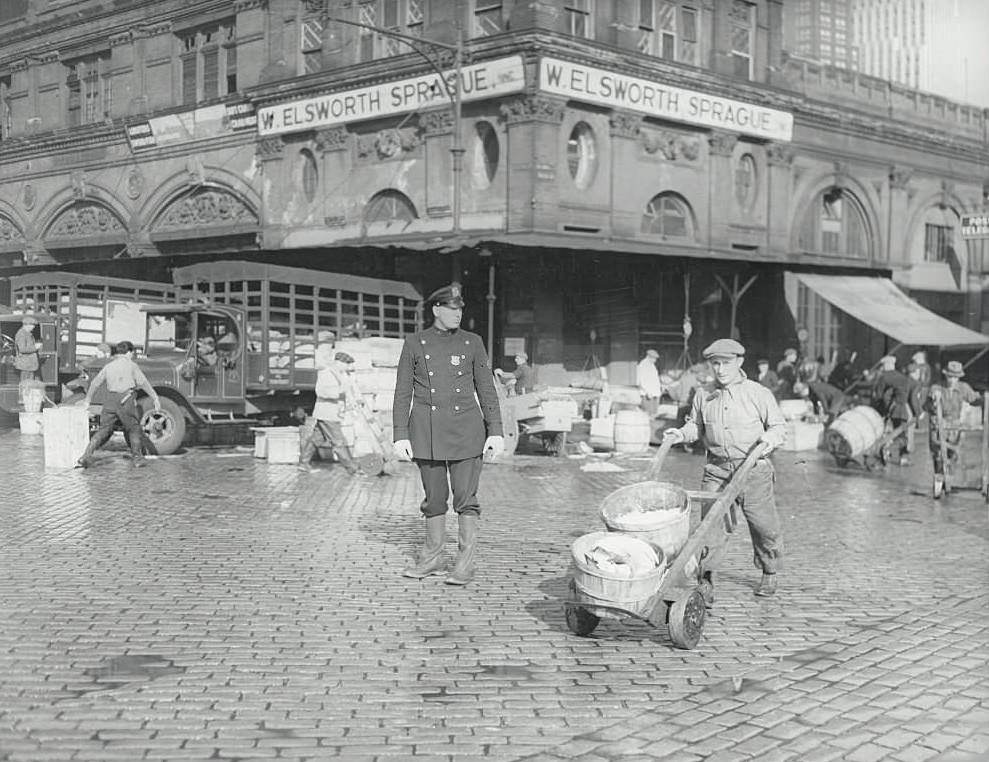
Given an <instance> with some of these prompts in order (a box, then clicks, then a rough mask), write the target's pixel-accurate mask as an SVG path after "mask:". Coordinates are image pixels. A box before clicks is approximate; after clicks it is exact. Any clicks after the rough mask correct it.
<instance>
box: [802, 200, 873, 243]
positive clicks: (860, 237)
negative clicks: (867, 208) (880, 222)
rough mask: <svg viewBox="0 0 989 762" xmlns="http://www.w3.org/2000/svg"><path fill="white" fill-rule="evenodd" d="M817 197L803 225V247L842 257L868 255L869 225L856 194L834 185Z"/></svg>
mask: <svg viewBox="0 0 989 762" xmlns="http://www.w3.org/2000/svg"><path fill="white" fill-rule="evenodd" d="M817 198H818V200H817V202H816V203H815V204H814V205H813V206H812V207H811V209H810V210H809V211H808V213H807V215H806V216H805V217H804V221H803V224H802V225H801V228H800V240H799V245H800V247H801V249H803V250H804V251H809V252H816V253H821V254H832V255H835V256H841V257H854V258H856V259H865V258H867V257H868V256H869V239H868V227H867V226H866V223H865V216H864V214H863V213H862V209H861V207H860V206H859V204H858V201H857V200H856V199H855V197H854V196H853V195H852V194H851V193H849V192H848V191H846V190H843V189H841V188H838V187H831V188H828V189H827V190H825V191H824V192H823V193H821V195H819V196H818V197H817Z"/></svg>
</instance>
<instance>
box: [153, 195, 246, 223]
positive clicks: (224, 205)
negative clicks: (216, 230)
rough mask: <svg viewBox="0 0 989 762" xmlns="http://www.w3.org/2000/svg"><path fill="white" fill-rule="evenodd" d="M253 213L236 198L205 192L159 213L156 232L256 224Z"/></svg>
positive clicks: (189, 197) (184, 198)
mask: <svg viewBox="0 0 989 762" xmlns="http://www.w3.org/2000/svg"><path fill="white" fill-rule="evenodd" d="M257 222H258V216H257V214H256V213H255V212H254V211H253V210H251V209H250V208H248V206H247V205H246V204H245V203H244V202H243V201H241V200H240V199H239V198H237V197H236V196H233V195H231V194H230V193H227V192H225V191H222V190H216V189H209V190H202V191H199V192H197V193H194V194H193V195H191V196H185V197H183V198H181V199H179V200H178V201H175V202H173V203H172V204H171V205H170V206H169V207H168V208H167V209H166V210H165V212H164V214H162V216H161V218H160V220H159V222H158V224H157V225H156V226H155V228H156V229H157V230H183V229H188V228H192V227H214V226H216V227H219V226H228V225H256V224H257Z"/></svg>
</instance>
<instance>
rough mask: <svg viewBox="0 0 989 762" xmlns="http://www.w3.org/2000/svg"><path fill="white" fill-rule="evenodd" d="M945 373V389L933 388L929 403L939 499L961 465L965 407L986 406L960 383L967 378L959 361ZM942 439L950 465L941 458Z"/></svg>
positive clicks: (981, 399) (965, 384) (949, 364)
mask: <svg viewBox="0 0 989 762" xmlns="http://www.w3.org/2000/svg"><path fill="white" fill-rule="evenodd" d="M943 373H944V386H939V385H937V384H935V385H933V386H932V387H931V392H930V397H929V398H928V403H927V409H928V411H929V412H930V413H931V418H930V421H931V422H930V425H929V426H928V441H929V442H930V448H931V459H932V460H933V461H934V497H935V498H940V497H941V495H942V494H943V493H944V477H945V473H948V474H949V475H950V474H952V473H953V472H954V469H955V466H956V465H957V463H958V452H959V450H960V448H961V444H962V432H961V431H960V430H959V427H960V426H961V419H962V411H963V410H964V409H965V405H981V404H982V403H983V397H982V395H981V394H979V393H978V392H976V391H975V390H974V389H973V388H972V387H971V386H969V385H968V384H967V383H965V382H964V381H962V380H961V379H962V376H964V375H965V369H964V368H963V367H962V364H961V363H960V362H958V361H957V360H952V361H951V362H949V363H948V365H947V367H946V368H945V369H944V371H943ZM938 402H940V407H941V423H942V424H943V427H944V431H942V430H941V428H940V427H939V426H938V423H939V422H938V417H937V415H936V410H937V405H938ZM942 439H943V443H944V450H945V455H946V456H947V463H946V462H945V458H943V457H942V456H941V444H942Z"/></svg>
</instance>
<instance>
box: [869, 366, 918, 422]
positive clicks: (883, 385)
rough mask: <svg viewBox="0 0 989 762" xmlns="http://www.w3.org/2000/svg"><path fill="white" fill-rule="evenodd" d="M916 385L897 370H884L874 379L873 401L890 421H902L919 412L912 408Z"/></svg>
mask: <svg viewBox="0 0 989 762" xmlns="http://www.w3.org/2000/svg"><path fill="white" fill-rule="evenodd" d="M918 385H919V384H917V382H916V381H914V380H913V379H912V378H908V377H907V376H904V375H903V374H902V373H900V372H899V371H898V370H884V371H883V372H882V373H880V374H879V376H878V377H877V378H876V385H875V387H873V390H874V395H875V396H874V400H875V402H877V403H879V404H880V405H881V408H882V409H881V410H880V412H885V414H886V415H887V416H888V417H889V418H891V419H896V420H902V421H905V420H908V419H910V418H912V417H913V416H914V415H917V414H919V413H920V410H915V409H914V407H913V406H914V404H916V403H915V399H916V395H915V393H914V389H915V388H916V387H917V386H918ZM880 400H881V402H880Z"/></svg>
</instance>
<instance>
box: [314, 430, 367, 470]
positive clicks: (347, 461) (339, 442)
mask: <svg viewBox="0 0 989 762" xmlns="http://www.w3.org/2000/svg"><path fill="white" fill-rule="evenodd" d="M323 445H329V446H330V447H332V448H333V452H335V453H336V455H337V457H338V458H339V459H340V464H341V465H342V466H343V467H344V468H345V469H347V470H348V471H354V470H356V469H357V464H356V463H354V456H353V455H352V454H351V452H350V448H349V447H348V446H347V439H346V437H344V435H343V425H342V424H341V423H340V422H339V421H321V420H319V419H316V421H315V423H314V424H313V429H312V432H311V433H310V434H309V436H308V437H307V438H306V441H305V442H303V443H302V454H301V457H300V460H301V461H302V462H303V463H308V462H309V461H311V460H312V456H313V455H315V453H316V448H317V447H321V446H323Z"/></svg>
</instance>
